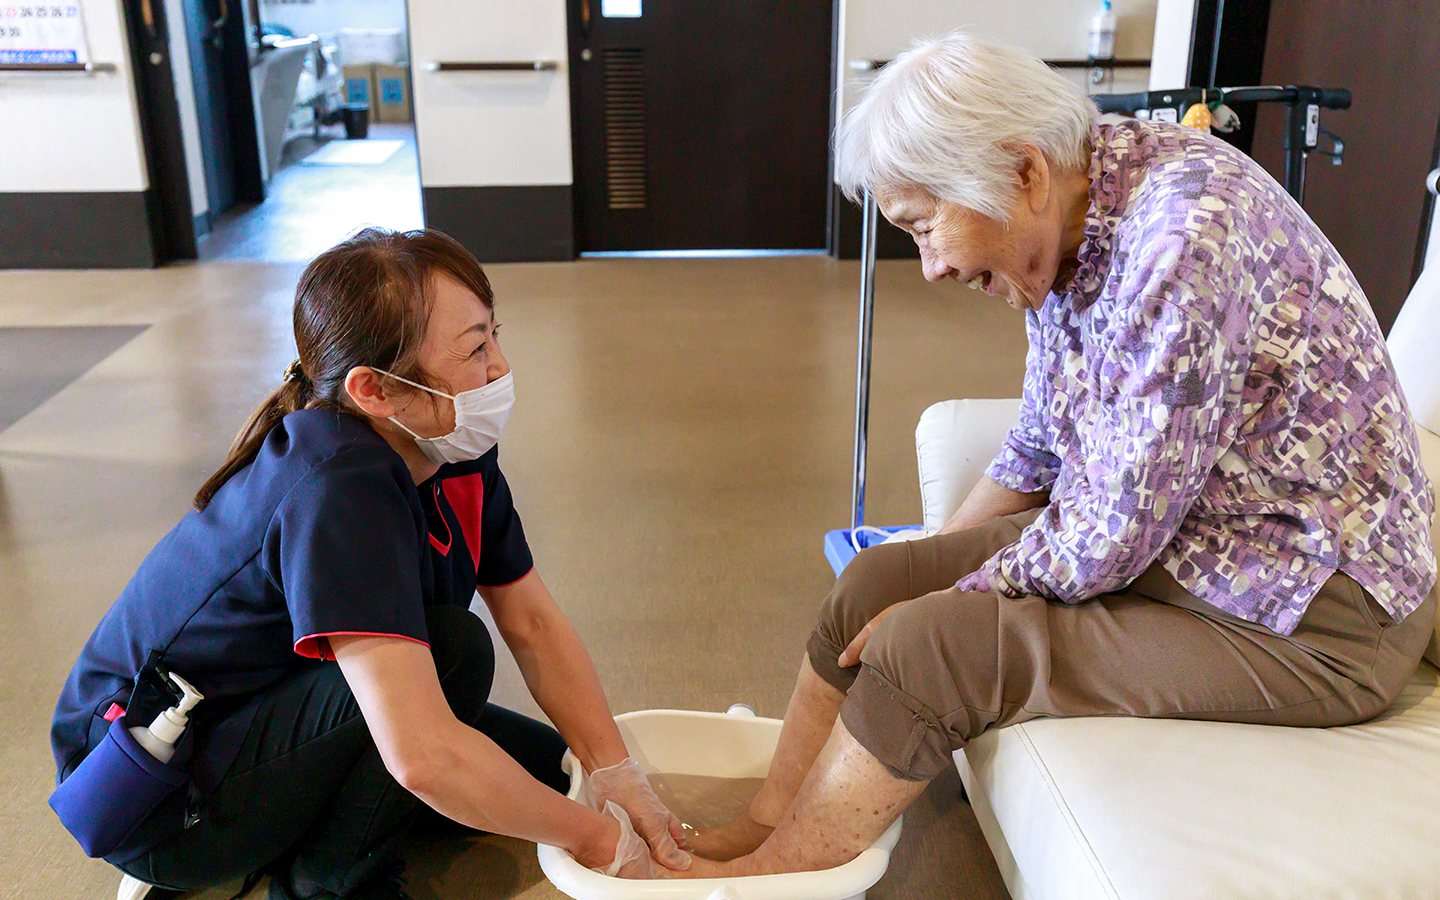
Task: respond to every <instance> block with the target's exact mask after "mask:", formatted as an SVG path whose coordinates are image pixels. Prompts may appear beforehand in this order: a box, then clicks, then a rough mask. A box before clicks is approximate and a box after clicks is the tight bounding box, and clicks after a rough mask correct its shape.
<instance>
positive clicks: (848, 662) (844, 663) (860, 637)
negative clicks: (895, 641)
mask: <svg viewBox="0 0 1440 900" xmlns="http://www.w3.org/2000/svg"><path fill="white" fill-rule="evenodd" d="M909 602H910V601H909V600H901V601H900V602H899V603H893V604H891V605H890V606H887V607H885V608H884V609H882V610H880V613H879V614H878V615H876V616H875V618H873V619H871V620H870V621H869V622H868V623H867V624H866V625H865V627H864V628H862V629H860V633H859V634H857V635H855V639H854V640H852V641H851V642H850V644H849V646H847V647H846V648H845V652H844V653H841V654H840V660H839V662H840V667H841V668H844V669H848V668H850V667H851V666H858V665H859V664H860V651H861V650H864V649H865V645H866V644H867V643H869V641H870V635H872V634H874V633H875V626H877V625H879V624H880V620H881V619H883V618H885V617H886V616H888V615H890V614H891V613H892V612H894V611H895V610H897V609H899V608H900V607H902V606H904V605H905V604H907V603H909Z"/></svg>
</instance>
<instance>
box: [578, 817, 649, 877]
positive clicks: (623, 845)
mask: <svg viewBox="0 0 1440 900" xmlns="http://www.w3.org/2000/svg"><path fill="white" fill-rule="evenodd" d="M602 812H604V813H605V815H607V816H610V817H611V818H612V819H614V820H615V821H617V822H619V823H620V840H619V841H617V842H616V843H615V859H614V860H612V861H611V863H610V865H608V866H606V867H605V868H603V869H591V870H590V871H592V872H599V873H600V874H601V875H609V876H610V877H611V878H616V877H619V878H664V877H665V868H664V867H663V866H659V865H656V864H655V860H653V859H651V858H650V846H649V845H648V844H646V843H645V842H644V841H643V840H641V839H640V835H638V834H636V833H635V827H634V826H633V825H631V824H630V816H628V815H626V813H625V810H623V809H621V808H620V807H619V806H618V805H616V803H615V801H613V800H610V801H607V802H606V804H605V809H604V810H602Z"/></svg>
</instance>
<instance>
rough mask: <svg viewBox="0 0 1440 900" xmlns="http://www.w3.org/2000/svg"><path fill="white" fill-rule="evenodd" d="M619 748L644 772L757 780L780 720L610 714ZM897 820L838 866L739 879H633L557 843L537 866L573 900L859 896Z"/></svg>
mask: <svg viewBox="0 0 1440 900" xmlns="http://www.w3.org/2000/svg"><path fill="white" fill-rule="evenodd" d="M615 722H616V723H617V724H618V725H619V726H620V733H621V734H622V735H623V736H624V738H625V746H627V747H629V748H630V754H631V755H632V756H633V757H634V758H635V761H636V762H638V763H639V764H640V768H641V769H643V770H644V771H645V773H646V774H647V775H649V774H655V773H658V772H664V773H669V774H677V775H711V776H716V777H720V778H763V777H765V773H766V771H768V770H769V768H770V757H772V756H774V755H775V744H776V742H777V741H778V740H779V739H780V724H781V723H780V720H779V719H762V718H758V717H757V716H756V715H755V713H754V712H752V711H751V710H750V709H749V708H748V707H744V706H739V705H738V704H737V705H736V706H732V707H731V708H730V712H728V713H707V712H689V711H686V710H676V709H650V710H643V711H641V712H632V713H625V714H624V715H620V716H616V717H615ZM564 765H565V770H566V771H567V772H569V773H570V792H569V794H568V795H567V796H569V797H570V798H571V799H572V800H574V799H577V798H579V797H580V796H581V791H583V790H584V786H585V770H584V769H583V768H582V767H581V766H580V763H579V762H578V761H577V760H576V759H575V757H574V756H572V755H571V754H569V753H566V754H565V762H564ZM901 821H902V820H900V819H896V820H895V823H894V824H893V825H891V826H890V827H889V828H888V829H887V830H886V831H885V833H884V834H882V835H880V839H879V840H877V841H876V842H875V843H874V844H872V845H871V846H870V847H869V848H867V849H866V850H864V851H863V852H861V854H860V855H859V856H857V857H855V858H854V859H852V860H851V861H850V862H848V863H845V864H844V865H843V866H836V867H835V868H833V869H823V870H821V871H819V872H792V873H787V874H783V875H752V876H747V877H743V878H697V879H693V880H676V881H631V880H627V879H624V878H610V877H607V876H605V875H601V874H600V873H598V872H592V871H591V870H589V869H587V868H585V867H584V866H582V865H580V864H579V863H578V862H576V861H575V858H574V857H572V856H571V855H570V854H569V853H567V852H565V851H564V850H561V849H560V848H559V847H551V846H549V845H546V844H541V845H540V846H539V849H538V851H537V852H538V854H539V857H540V868H541V869H543V870H544V872H545V875H546V877H548V878H549V879H550V881H551V882H552V883H553V884H554V885H555V886H556V887H557V888H559V889H560V890H562V891H564V892H565V893H566V894H567V895H569V896H571V897H574V898H575V900H631V898H636V900H647V898H659V897H664V898H667V900H864V897H865V891H866V890H868V889H869V888H870V886H871V885H873V884H874V883H875V882H877V881H879V880H880V876H882V875H884V874H885V868H886V866H888V865H889V864H890V851H891V850H893V849H895V842H896V841H898V840H900V826H901Z"/></svg>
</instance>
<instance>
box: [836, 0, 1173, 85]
mask: <svg viewBox="0 0 1440 900" xmlns="http://www.w3.org/2000/svg"><path fill="white" fill-rule="evenodd" d="M1113 5H1114V12H1115V17H1116V19H1117V23H1116V29H1115V55H1116V56H1117V57H1121V58H1132V59H1134V58H1138V59H1145V58H1147V57H1149V56H1150V51H1151V44H1152V39H1153V36H1154V32H1155V5H1156V0H1115V2H1114V4H1113ZM1097 6H1098V4H1097V3H1095V2H1093V0H1006V2H1003V3H997V2H994V0H840V7H839V16H840V47H841V52H840V60H839V65H840V67H841V68H840V73H839V74H840V95H839V96H838V97H837V98H836V103H837V109H839V110H842V111H843V110H845V109H847V108H849V105H850V104H851V103H853V102H854V98H855V90H854V88H855V86H856V85H857V83H858V82H860V81H863V80H864V79H865V78H867V77H868V76H858V77H857V75H856V73H855V72H853V71H851V70H850V69H849V68H848V63H849V61H850V60H858V59H893V58H894V57H895V56H896V55H897V54H898V53H900V52H901V51H902V50H904V49H905V48H906V47H908V46H909V45H910V43H911V41H913V40H915V39H916V38H921V37H939V36H941V35H944V34H947V33H948V32H950V31H953V30H955V29H956V28H961V27H965V28H968V29H971V30H973V31H975V32H976V33H978V34H983V35H986V36H988V37H992V38H996V39H998V40H1002V41H1005V42H1006V43H1010V44H1014V45H1016V46H1018V47H1024V48H1025V49H1027V50H1029V51H1031V52H1032V53H1034V54H1036V55H1037V56H1039V57H1040V58H1042V59H1084V58H1085V54H1086V52H1087V50H1088V49H1089V44H1090V17H1091V16H1093V15H1094V14H1095V10H1096V8H1097ZM1062 74H1064V75H1066V76H1067V77H1069V78H1072V79H1073V80H1075V82H1076V83H1077V84H1080V85H1086V70H1084V69H1076V70H1063V71H1062ZM1148 84H1149V73H1148V71H1147V70H1145V69H1117V70H1116V71H1115V79H1114V82H1113V83H1112V84H1107V85H1105V86H1104V89H1105V90H1107V91H1113V92H1122V93H1123V92H1128V91H1143V90H1146V89H1147V85H1148Z"/></svg>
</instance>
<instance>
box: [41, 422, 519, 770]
mask: <svg viewBox="0 0 1440 900" xmlns="http://www.w3.org/2000/svg"><path fill="white" fill-rule="evenodd" d="M498 455H499V453H498V448H497V449H492V450H491V451H490V452H489V453H487V454H485V455H484V456H482V457H481V458H479V459H477V460H474V461H472V462H466V463H458V464H447V465H444V466H441V468H440V470H439V471H438V472H437V473H436V474H435V476H434V477H432V478H431V479H429V480H428V481H426V482H425V483H423V484H420V485H416V484H415V482H414V480H413V479H412V478H411V476H410V471H409V469H407V468H406V466H405V463H404V461H403V460H402V459H401V458H400V456H399V454H397V453H396V452H395V451H394V450H392V449H391V448H390V446H389V445H388V444H387V443H385V440H384V439H383V438H381V437H380V435H378V434H377V433H376V432H375V431H374V429H372V428H371V427H370V426H369V425H368V424H367V423H365V422H364V421H362V420H360V419H358V418H355V417H353V416H350V415H346V414H344V413H337V412H333V411H327V410H318V409H312V410H302V411H299V412H295V413H291V414H290V415H288V416H286V417H285V418H284V420H283V421H282V422H281V424H280V425H278V426H276V427H275V429H274V430H273V431H271V432H270V434H269V435H268V436H267V437H266V439H265V442H264V445H263V447H262V448H261V450H260V452H259V454H258V455H257V456H256V457H255V460H254V462H252V463H251V464H250V465H249V466H247V467H245V468H244V469H242V470H240V471H239V472H237V473H236V474H235V475H234V477H232V478H231V479H230V480H229V481H227V482H226V483H225V485H224V486H223V487H221V488H220V490H219V491H218V492H216V494H215V496H214V498H213V499H212V500H211V501H210V504H209V506H207V507H206V508H205V510H204V512H198V513H197V512H194V511H192V512H190V513H189V514H188V515H186V516H185V518H184V519H182V520H181V521H180V524H179V525H176V526H175V528H174V529H173V530H172V531H171V532H170V533H169V534H167V535H166V536H165V537H164V538H163V539H162V540H161V541H160V543H159V544H157V545H156V547H155V549H154V550H152V551H151V552H150V555H149V556H148V557H146V559H145V561H144V562H143V563H142V564H141V565H140V569H139V571H137V572H136V573H135V576H134V578H132V579H131V580H130V583H129V584H128V585H127V586H126V587H125V590H124V592H123V593H121V595H120V599H119V600H118V601H116V603H115V605H114V606H113V607H111V609H110V611H109V612H108V613H106V615H105V618H104V619H102V620H101V622H100V624H99V626H97V627H96V629H95V633H94V634H93V635H91V637H90V640H89V641H88V642H87V643H86V644H85V648H84V650H82V651H81V653H80V658H79V660H78V661H77V662H76V663H75V667H74V669H73V670H71V672H70V677H69V679H68V680H67V681H66V683H65V689H64V691H63V692H62V693H61V695H60V702H59V703H58V704H57V706H56V709H55V719H54V724H53V726H52V728H51V733H50V736H51V744H52V747H53V749H54V752H55V764H56V767H57V769H58V776H59V778H60V779H61V780H63V779H64V778H65V777H67V776H68V775H69V774H70V772H71V771H72V770H74V768H75V766H77V765H79V763H80V761H81V760H82V759H84V758H85V755H86V754H87V753H89V751H90V750H91V749H92V748H93V747H94V746H96V744H98V743H99V741H100V740H101V739H102V738H103V737H104V733H105V730H106V729H107V728H108V719H107V717H108V718H109V719H113V718H114V717H115V716H116V715H118V714H120V712H122V711H123V708H124V706H125V703H126V701H127V700H128V698H129V694H130V689H131V687H132V684H133V681H134V678H135V675H136V672H137V671H138V670H139V669H140V667H141V666H143V665H144V664H145V662H146V660H147V659H148V658H149V657H150V656H151V654H152V652H158V653H159V654H161V661H162V662H163V664H164V665H165V667H166V668H168V669H171V670H173V671H175V672H176V673H178V674H180V675H181V676H183V677H184V678H186V679H187V680H189V681H190V683H191V684H193V685H195V687H196V688H197V689H198V690H199V691H200V692H201V693H203V694H204V695H205V700H204V701H203V702H202V703H201V704H200V706H199V707H198V708H197V710H196V714H195V715H194V716H193V717H192V720H191V721H192V723H194V725H193V727H194V728H196V729H197V730H203V729H204V728H205V727H206V725H207V724H208V723H214V722H217V721H219V720H220V719H222V718H225V717H226V716H229V720H227V721H226V723H225V727H226V730H230V729H231V728H232V727H233V728H234V729H235V730H236V731H238V733H241V734H243V732H244V730H245V729H247V728H248V721H247V722H235V721H233V719H234V718H235V717H234V716H233V715H230V714H231V713H234V712H236V711H240V710H243V708H244V707H245V701H246V700H247V699H250V698H253V697H254V696H255V695H256V694H257V693H258V692H261V691H264V690H265V689H267V688H269V687H271V686H272V685H274V684H275V683H276V682H278V681H280V680H281V679H283V678H285V677H286V676H288V675H290V674H292V673H294V672H295V671H297V670H298V669H299V668H301V667H303V666H313V665H320V664H322V663H320V662H319V660H328V659H333V657H332V656H331V655H330V647H329V641H328V640H327V636H328V635H337V634H371V635H393V636H396V637H401V638H406V639H408V640H412V641H416V642H419V643H423V644H426V645H428V644H429V635H428V634H427V633H426V630H425V607H426V606H427V605H430V604H451V605H457V606H468V605H469V603H470V600H471V598H472V596H473V595H474V593H475V588H476V587H477V585H479V586H490V587H495V586H501V585H506V584H510V583H512V582H515V581H518V580H519V579H521V578H523V577H524V576H525V575H526V574H528V573H529V572H530V570H531V569H532V568H533V563H532V560H531V556H530V550H529V547H528V545H527V544H526V542H525V532H524V529H523V528H522V527H521V524H520V517H519V515H518V514H517V513H516V512H515V507H514V504H513V503H512V501H511V498H510V489H509V487H508V486H507V485H506V483H505V477H504V476H503V475H502V474H501V473H500V468H499V465H498V463H497V459H498ZM132 724H134V723H132ZM142 724H143V723H142ZM205 739H206V735H205V734H203V733H201V734H197V735H195V740H196V741H197V742H199V743H200V744H202V745H203V744H204V743H205ZM226 765H228V762H227V763H226Z"/></svg>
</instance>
